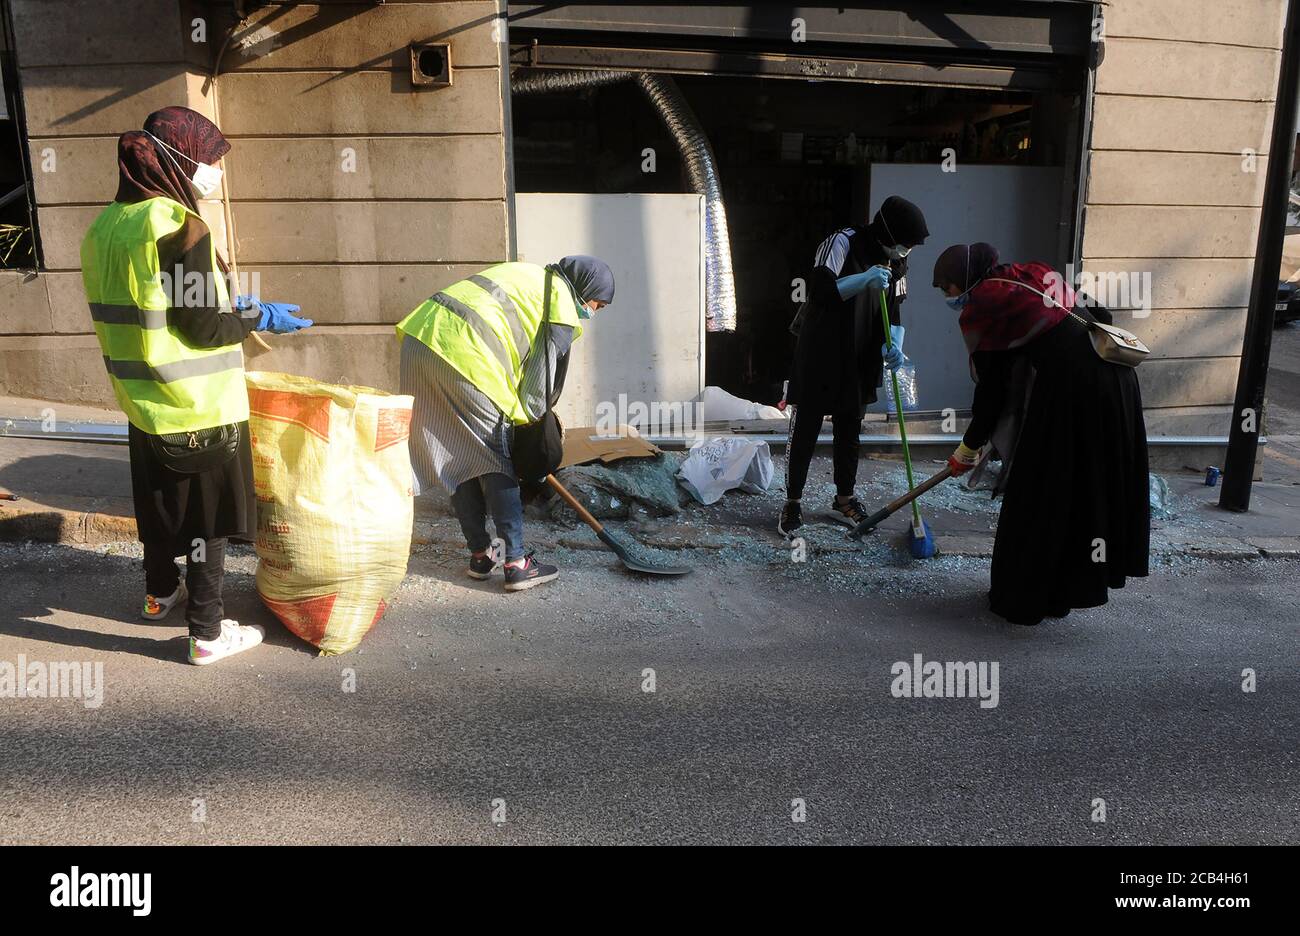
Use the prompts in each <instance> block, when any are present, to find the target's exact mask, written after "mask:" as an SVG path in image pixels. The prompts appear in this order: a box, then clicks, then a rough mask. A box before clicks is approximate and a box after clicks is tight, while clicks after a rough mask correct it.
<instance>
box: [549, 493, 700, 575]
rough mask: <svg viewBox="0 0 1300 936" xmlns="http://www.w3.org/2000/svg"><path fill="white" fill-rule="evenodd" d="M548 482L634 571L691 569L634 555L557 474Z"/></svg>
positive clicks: (663, 572) (679, 572) (665, 572)
mask: <svg viewBox="0 0 1300 936" xmlns="http://www.w3.org/2000/svg"><path fill="white" fill-rule="evenodd" d="M546 483H547V484H549V485H550V486H551V488H552V490H554V491H555V493H556V494H559V495H560V496H561V497H563V498H564V500H565V502H566V503H567V504H568V505H569V506H570V507H572V508H573V509H574V510H576V511H577V512H578V516H579V517H581V518H582V519H583V522H584V523H586V524H587V526H589V527H591V528H592V529H593V530H595V531H596V535H597V536H598V537H600V541H601V542H602V543H604V544H605V545H606V546H608V547H609V548H610V549H611V550H612V551H613V552H614V554H615V555H616V556H618V558H620V559H622V560H623V565H625V566H627V567H628V568H629V569H631V570H632V571H633V572H646V573H648V574H650V575H685V574H686V573H687V572H689V571H691V569H690V567H689V566H665V565H656V564H654V563H649V562H644V561H642V560H640V559H637V558H635V557H634V556H632V555H631V554H630V552H629V550H628V547H627V546H626V545H625V544H623V543H620V542H619V541H618V539H617V538H615V536H614V535H613V534H612V533H610V532H609V531H608V530H606V529H605V527H604V525H603V524H602V523H601V522H600V521H599V520H597V519H596V518H595V517H593V516H592V515H591V513H590V511H588V510H587V508H586V507H583V506H582V504H581V503H580V502H579V501H578V499H577V498H576V497H574V496H573V495H572V494H570V493H569V492H568V490H566V489H565V487H564V485H563V484H561V483H560V482H559V481H558V480H556V478H555V475H550V474H548V475H547V476H546Z"/></svg>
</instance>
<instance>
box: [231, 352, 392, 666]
mask: <svg viewBox="0 0 1300 936" xmlns="http://www.w3.org/2000/svg"><path fill="white" fill-rule="evenodd" d="M246 377H247V382H248V407H249V412H250V416H249V426H250V428H251V430H252V433H251V434H252V447H253V479H254V487H255V489H256V491H257V540H256V548H257V558H258V563H257V592H258V594H259V595H260V596H261V598H262V601H263V602H265V603H266V606H267V607H268V608H270V609H271V611H272V612H274V613H275V616H276V617H278V618H279V619H280V620H281V621H282V622H283V623H284V626H285V627H287V628H289V630H291V631H293V632H294V633H295V634H297V635H298V636H299V637H301V638H302V639H303V640H305V641H307V642H308V643H310V644H312V645H313V646H316V647H318V648H320V652H321V655H322V656H332V655H334V654H338V653H346V652H347V651H349V650H351V649H352V648H354V647H355V646H356V645H357V644H359V643H360V642H361V638H362V637H364V636H365V635H366V633H367V632H368V631H369V630H370V629H371V628H372V627H374V626H375V624H376V623H378V621H379V619H380V617H382V616H383V614H384V611H385V610H386V608H387V604H386V602H387V600H388V599H389V597H390V596H391V595H392V593H393V592H394V591H395V590H396V589H397V586H398V585H399V584H401V581H402V578H403V576H405V575H406V563H407V560H408V559H409V558H410V552H411V524H412V521H413V518H414V507H413V501H412V490H411V457H410V452H409V450H408V448H407V441H408V438H409V436H410V430H411V404H412V402H413V401H412V399H411V397H409V396H396V395H392V394H388V393H384V392H382V391H380V390H373V389H371V388H369V387H341V386H336V385H333V384H327V383H321V382H320V381H316V380H312V379H310V378H307V377H295V376H292V375H289V374H274V373H266V372H256V371H254V372H249V373H248V374H247V375H246Z"/></svg>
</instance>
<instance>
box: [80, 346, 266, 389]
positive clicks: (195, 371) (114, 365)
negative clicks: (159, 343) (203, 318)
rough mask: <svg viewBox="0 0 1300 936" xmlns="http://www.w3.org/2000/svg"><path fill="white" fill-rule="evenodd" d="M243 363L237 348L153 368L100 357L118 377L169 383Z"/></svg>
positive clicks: (142, 364)
mask: <svg viewBox="0 0 1300 936" xmlns="http://www.w3.org/2000/svg"><path fill="white" fill-rule="evenodd" d="M243 363H244V354H243V351H242V350H241V349H239V348H235V349H234V350H233V351H226V352H225V353H223V354H210V355H208V356H207V357H198V358H189V359H188V360H184V361H173V362H172V363H170V364H159V365H157V366H156V367H151V366H150V365H149V364H147V363H145V362H144V361H114V360H113V359H112V358H109V357H105V358H104V366H105V367H106V368H108V372H109V373H110V374H112V375H113V376H114V377H116V378H117V379H118V380H152V381H153V382H154V383H171V382H172V381H173V380H184V379H186V378H187V377H206V376H208V375H210V374H219V373H221V372H222V371H227V370H232V369H234V368H236V367H242V366H243Z"/></svg>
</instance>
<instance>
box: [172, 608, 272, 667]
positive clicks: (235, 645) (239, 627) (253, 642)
mask: <svg viewBox="0 0 1300 936" xmlns="http://www.w3.org/2000/svg"><path fill="white" fill-rule="evenodd" d="M265 636H266V630H265V629H264V628H263V627H262V626H261V625H260V624H240V623H239V622H238V621H231V620H229V619H226V620H223V621H222V622H221V636H220V637H218V638H217V639H216V640H196V639H195V638H193V637H191V638H190V662H191V663H193V664H194V665H195V666H207V665H208V664H209V663H215V662H217V661H218V660H224V659H225V658H226V657H229V656H234V655H235V654H236V653H242V652H243V651H245V650H252V649H253V648H254V647H256V646H257V645H258V644H260V643H261V642H262V638H263V637H265Z"/></svg>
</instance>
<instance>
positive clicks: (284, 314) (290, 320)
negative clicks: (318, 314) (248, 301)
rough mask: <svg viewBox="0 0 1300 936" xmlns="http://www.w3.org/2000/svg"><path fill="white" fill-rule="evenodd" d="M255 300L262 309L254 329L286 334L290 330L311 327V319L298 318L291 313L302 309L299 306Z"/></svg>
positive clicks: (294, 330)
mask: <svg viewBox="0 0 1300 936" xmlns="http://www.w3.org/2000/svg"><path fill="white" fill-rule="evenodd" d="M254 301H256V302H257V306H258V308H260V309H261V310H262V317H261V318H260V319H258V320H257V328H256V331H269V332H271V333H272V334H275V335H287V334H289V333H290V332H296V331H301V330H302V329H304V328H311V326H312V320H311V319H306V318H298V317H297V316H296V315H294V314H293V313H295V312H300V311H302V310H301V308H300V307H299V306H296V305H293V304H292V303H288V302H262V301H261V300H260V299H257V300H254Z"/></svg>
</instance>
